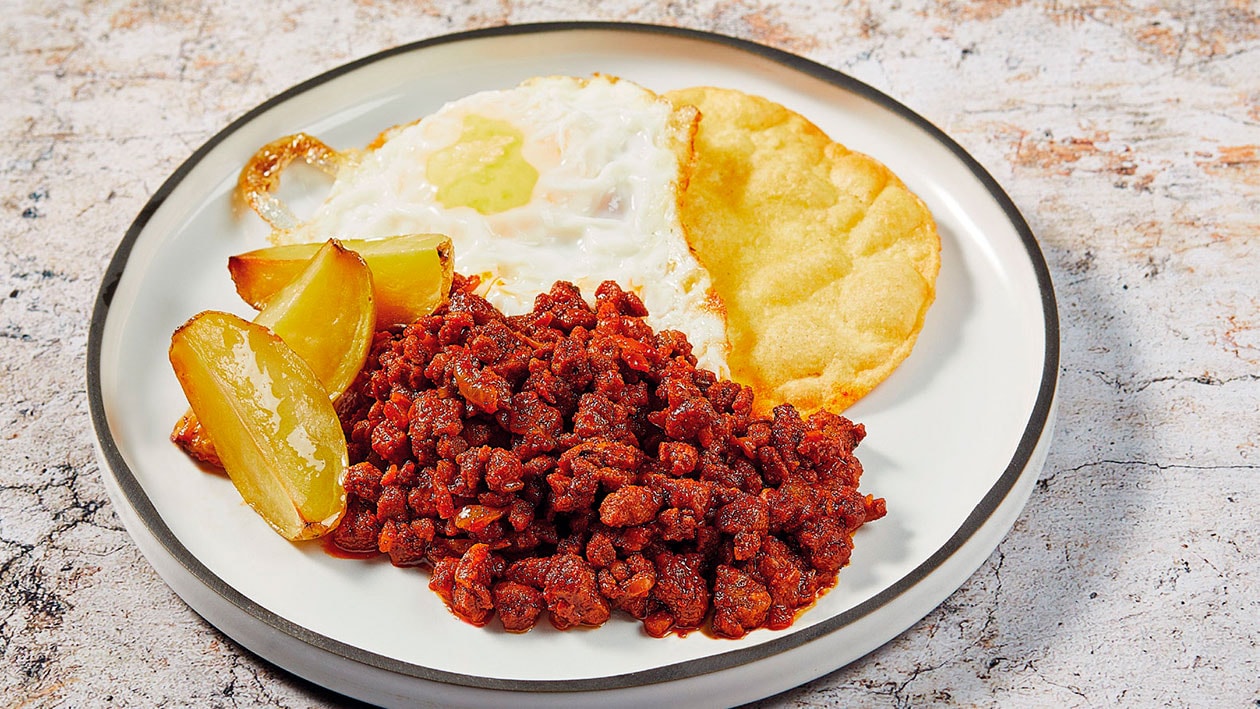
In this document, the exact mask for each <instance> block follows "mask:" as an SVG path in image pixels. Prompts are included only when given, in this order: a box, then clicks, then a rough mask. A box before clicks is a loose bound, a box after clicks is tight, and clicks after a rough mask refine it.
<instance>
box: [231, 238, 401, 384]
mask: <svg viewBox="0 0 1260 709" xmlns="http://www.w3.org/2000/svg"><path fill="white" fill-rule="evenodd" d="M312 246H315V247H316V250H315V251H314V252H313V254H312V257H311V258H308V259H307V260H306V261H305V262H304V263H303V264H302V265H303V268H302V270H300V271H298V274H297V276H296V277H295V278H293V279H291V280H290V281H289V283H287V284H286V285H284V286H283V287H282V288H281V289H280V290H279V291H277V292H276V293H275V294H274V295H272V297H271V298H269V299H268V300H267V302H266V304H265V305H264V307H263V309H262V311H261V312H260V313H258V316H257V317H256V318H254V322H256V323H258V324H259V325H262V326H264V327H266V328H269V329H270V330H271V331H272V332H274V333H276V334H277V335H279V336H280V339H282V340H284V343H285V344H286V345H288V346H289V347H291V348H293V351H294V352H296V353H297V355H298V356H299V357H301V358H302V360H303V361H305V362H306V363H307V364H308V365H310V367H311V370H312V371H313V372H315V378H316V379H318V380H319V382H320V383H321V384H323V385H324V388H325V389H327V390H328V394H329V395H330V396H332V397H333V398H336V397H337V396H339V395H340V394H341V392H343V391H345V390H346V387H348V386H350V383H351V382H353V381H354V378H355V377H356V376H357V375H358V374H359V370H360V369H362V368H363V362H364V360H366V359H367V354H368V348H369V347H371V345H372V333H373V332H375V330H376V307H375V297H376V296H375V292H374V291H375V289H374V287H373V282H374V280H375V279H374V278H373V277H372V273H371V271H370V269H369V267H368V265H367V264H366V263H365V262H364V260H363V258H361V257H360V256H359V255H358V254H357V253H355V252H354V251H351V250H349V249H346V248H345V247H343V246H342V245H341V244H340V243H339V242H337V240H335V239H330V240H329V241H328V242H327V243H325V244H322V245H316V244H312Z"/></svg>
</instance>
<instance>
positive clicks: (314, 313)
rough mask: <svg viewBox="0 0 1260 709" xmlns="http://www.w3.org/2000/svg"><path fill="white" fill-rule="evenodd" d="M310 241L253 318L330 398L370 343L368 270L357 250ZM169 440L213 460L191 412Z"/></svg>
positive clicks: (371, 312)
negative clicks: (307, 254)
mask: <svg viewBox="0 0 1260 709" xmlns="http://www.w3.org/2000/svg"><path fill="white" fill-rule="evenodd" d="M315 246H316V249H317V250H316V251H314V252H313V257H312V258H309V259H307V264H306V265H305V268H304V269H303V270H302V271H300V272H299V273H298V275H297V277H295V278H293V279H292V280H291V281H290V282H289V283H288V284H287V285H285V286H283V287H282V288H281V289H280V290H279V291H278V292H276V293H275V294H273V296H272V297H271V298H270V299H269V300H268V301H267V304H266V307H265V308H263V310H262V312H260V313H259V314H258V316H257V317H256V318H255V319H254V322H255V323H257V324H259V325H262V326H263V327H266V328H269V329H270V330H271V331H272V332H274V333H275V334H276V335H278V336H279V337H280V339H281V340H284V342H285V344H287V345H288V346H289V347H290V348H292V349H293V351H294V352H296V353H297V355H298V356H299V357H301V358H302V360H303V361H304V362H306V364H307V365H308V366H309V367H310V368H311V370H312V371H313V372H314V374H315V378H316V380H317V381H319V383H320V384H321V385H322V386H323V387H324V389H325V390H326V391H327V392H328V394H329V395H330V396H332V397H333V398H336V397H338V396H340V395H341V393H342V392H343V391H345V390H346V387H348V386H350V383H351V382H353V381H354V378H355V376H357V375H358V373H359V370H360V369H362V368H363V362H364V360H365V359H367V354H368V348H369V347H370V346H371V344H372V333H373V332H374V331H375V323H376V320H375V312H376V309H375V307H374V305H373V303H374V295H373V288H372V275H371V272H370V271H369V270H368V267H367V264H366V263H364V261H363V259H362V258H360V257H359V255H358V254H356V253H355V252H353V251H349V250H347V249H345V248H344V247H342V246H341V244H339V243H337V242H336V241H335V240H330V241H329V242H328V243H326V244H323V245H315ZM171 440H172V441H174V442H175V443H176V444H177V445H179V447H180V448H182V449H183V450H184V451H185V452H186V453H188V455H190V456H192V457H193V458H195V459H197V460H199V461H201V462H203V463H207V464H210V465H219V463H218V462H216V461H217V460H218V456H217V455H216V454H215V450H214V445H213V436H208V435H206V434H205V433H204V432H203V431H202V430H201V427H200V426H199V425H198V422H197V417H196V416H195V415H192V414H191V412H190V413H188V414H185V415H184V417H183V418H182V419H180V421H179V423H178V424H176V426H175V430H174V431H173V432H172V433H171ZM220 467H222V466H220Z"/></svg>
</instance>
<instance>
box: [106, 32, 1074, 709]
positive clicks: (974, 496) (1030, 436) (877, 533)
mask: <svg viewBox="0 0 1260 709" xmlns="http://www.w3.org/2000/svg"><path fill="white" fill-rule="evenodd" d="M597 71H598V72H603V73H609V74H614V75H617V76H621V77H625V78H628V79H631V80H634V81H636V82H638V83H640V84H642V85H644V86H647V87H648V88H651V89H654V90H657V91H663V90H668V89H672V88H678V87H684V86H693V85H702V84H707V85H716V86H726V87H733V88H739V89H743V90H745V91H748V92H751V93H756V94H761V95H764V96H767V97H769V98H771V99H773V100H776V101H778V102H780V103H782V104H784V105H786V106H788V107H790V108H792V109H795V110H796V111H798V112H800V113H802V114H804V115H805V116H807V117H808V118H810V119H811V120H813V121H814V122H815V123H817V124H818V125H819V126H820V127H822V128H823V129H824V130H825V131H827V132H828V133H829V134H830V135H831V136H832V137H834V138H836V139H837V140H839V141H841V142H843V143H845V144H846V145H847V146H849V147H850V148H852V149H855V150H859V151H862V152H865V153H868V154H870V155H873V156H875V157H876V158H878V159H879V160H881V161H883V162H884V163H886V164H887V165H888V166H889V167H891V168H892V169H893V170H894V171H895V172H897V173H898V174H899V175H900V176H901V177H902V178H903V179H904V180H905V182H906V183H907V184H908V185H909V186H910V188H911V189H913V190H914V191H915V192H917V193H918V194H919V195H920V196H922V197H923V199H924V200H925V201H926V202H927V204H928V206H929V207H930V208H931V210H932V212H933V213H934V214H935V215H936V217H937V220H938V222H939V226H940V232H941V237H942V242H943V253H942V263H943V265H942V269H941V274H940V278H939V281H938V284H937V286H938V297H937V302H936V304H935V305H934V306H933V307H932V310H931V311H930V312H929V313H928V317H927V324H926V326H925V328H924V330H923V332H922V334H921V336H920V338H919V342H918V346H917V347H916V349H915V351H914V353H913V354H912V355H911V356H910V358H909V359H908V360H907V361H906V362H905V363H904V364H903V365H902V366H901V368H900V369H899V370H897V372H895V373H894V374H893V375H892V377H891V378H890V379H889V380H888V381H887V382H885V383H884V384H883V385H882V386H880V387H879V388H878V389H877V390H876V391H875V392H874V393H872V394H871V395H870V396H868V397H867V398H866V399H865V400H863V401H861V402H860V403H858V404H857V405H856V406H854V407H852V408H851V409H850V410H849V411H848V412H847V414H848V415H849V416H850V417H852V418H854V419H855V420H857V421H860V422H863V423H865V424H866V427H867V431H868V437H867V439H866V441H865V442H864V443H863V444H862V445H861V446H860V447H859V449H858V455H859V457H860V458H861V459H862V462H863V464H864V466H865V469H866V473H865V475H864V477H863V478H862V487H863V490H864V491H865V492H870V493H874V494H876V495H879V496H883V497H886V498H887V500H888V510H889V513H888V516H887V517H886V518H885V519H882V520H880V521H879V522H876V523H873V524H871V525H868V526H866V527H863V528H862V530H860V532H859V533H858V536H857V539H856V540H855V541H856V551H855V552H854V554H853V560H852V564H851V565H850V566H849V567H847V568H845V569H844V570H843V571H842V572H841V574H840V582H839V585H838V587H837V588H836V589H835V590H833V591H832V592H831V593H829V594H827V595H826V596H824V597H823V598H822V599H821V600H819V601H818V603H817V604H816V605H815V606H814V607H813V608H812V609H810V610H809V611H808V612H806V613H805V614H804V615H803V616H802V617H801V618H800V619H799V620H798V621H797V623H796V624H795V625H794V626H792V627H791V628H790V629H788V630H786V631H781V632H771V631H767V630H761V631H756V632H753V633H751V634H749V635H748V636H747V637H746V638H744V639H742V640H719V639H714V638H710V637H706V636H705V635H703V634H699V633H693V634H691V635H690V636H688V637H686V638H677V637H669V638H665V639H653V638H650V637H648V636H646V635H645V634H644V633H642V631H641V629H640V625H639V623H637V622H635V621H633V620H631V619H629V618H614V620H613V621H610V622H609V623H608V624H607V625H605V626H604V627H602V628H599V629H596V630H590V631H581V632H572V631H570V632H564V633H561V632H557V631H554V630H553V629H551V628H549V627H542V626H540V627H539V628H536V629H535V630H534V631H532V632H530V633H527V634H525V635H510V634H506V633H502V632H496V631H494V630H491V629H477V628H473V627H471V626H469V625H466V624H464V623H462V622H460V621H459V620H457V619H455V618H454V617H453V616H452V615H451V614H450V613H448V612H447V611H446V609H445V608H444V607H443V605H442V604H441V602H440V601H439V599H438V598H437V597H436V596H435V595H434V594H433V593H431V592H430V591H429V590H428V588H427V576H426V575H425V574H423V573H421V572H419V571H416V570H404V569H398V568H394V567H392V566H390V565H389V564H388V563H382V562H364V561H352V560H345V559H337V558H333V557H331V556H329V555H327V554H325V553H324V552H323V551H321V549H320V547H319V546H318V545H306V546H301V545H293V544H290V543H288V542H285V541H284V540H282V539H281V538H280V537H278V536H277V535H276V534H274V533H273V532H272V531H271V530H270V529H269V528H267V527H266V525H265V524H264V523H263V522H262V521H261V520H260V519H259V518H258V517H257V516H256V515H255V514H254V513H253V512H252V511H251V510H250V509H249V508H248V507H246V506H245V505H243V504H242V503H241V501H240V498H239V496H238V495H237V493H236V491H235V490H234V489H233V488H232V486H231V484H230V483H229V482H228V481H227V480H226V479H224V478H222V477H219V476H215V475H208V474H206V473H204V472H201V471H200V470H198V469H197V468H195V467H194V466H193V465H192V463H190V462H189V461H188V460H187V459H186V458H185V457H184V456H183V455H182V454H181V453H180V452H179V451H177V450H176V449H175V447H174V446H173V445H171V444H170V442H169V441H168V440H167V434H168V432H169V430H170V427H171V424H172V422H173V421H175V420H176V418H177V417H178V416H179V415H180V414H181V413H182V412H183V410H184V408H185V403H184V400H183V397H182V394H181V392H180V390H179V387H178V384H177V383H176V381H175V378H174V375H173V374H172V373H171V368H170V366H169V363H168V361H167V358H166V351H167V347H168V345H169V342H170V339H169V338H170V334H171V332H172V331H173V330H174V329H175V328H176V327H177V326H178V325H180V324H181V323H182V322H184V320H185V319H187V318H188V317H189V316H191V315H192V314H193V313H195V312H197V311H200V310H204V309H208V308H218V309H225V310H233V311H236V312H239V313H242V314H247V313H248V310H247V309H246V308H245V307H244V306H243V305H242V304H241V303H240V302H239V301H238V299H237V298H236V296H235V294H234V293H233V290H232V285H231V282H230V279H229V278H228V275H227V272H226V268H225V264H226V261H227V257H228V256H229V255H230V254H233V253H237V252H240V251H244V250H247V249H250V248H256V247H258V246H260V245H262V244H263V243H264V241H263V236H264V233H265V229H264V227H263V225H262V224H261V222H260V221H259V220H257V219H256V218H254V217H253V216H252V215H251V214H246V215H244V216H242V215H239V214H235V213H234V211H233V206H232V203H231V199H230V195H231V191H232V188H233V186H234V184H235V180H236V175H237V171H238V170H239V169H240V167H241V165H242V164H243V163H244V162H245V160H246V159H247V158H248V157H249V156H250V155H251V154H252V153H253V151H254V150H255V149H256V148H258V147H259V146H261V145H263V144H264V143H267V142H269V141H270V140H272V139H274V138H276V137H278V136H281V135H285V134H289V133H294V132H297V131H306V132H308V133H312V134H314V135H317V136H319V137H321V138H323V139H324V140H325V141H326V142H328V143H329V144H331V145H333V146H337V147H353V146H360V145H363V144H365V143H367V142H368V141H369V140H370V139H371V138H372V137H373V136H375V135H376V134H377V133H378V132H379V131H380V130H381V129H383V128H385V127H387V126H390V125H393V124H397V123H401V122H404V121H409V120H412V119H414V118H416V117H417V116H420V115H423V114H426V113H429V112H432V111H433V110H435V109H437V108H438V107H439V106H440V105H441V104H442V103H444V102H446V101H448V100H452V99H456V98H459V97H461V96H464V95H467V94H469V93H472V92H474V91H478V90H482V89H493V88H507V87H510V86H513V85H515V84H516V83H518V82H519V81H521V80H523V79H526V78H528V77H531V76H536V75H543V74H572V75H587V74H590V73H592V72H597ZM88 354H89V356H88V383H89V396H90V399H91V407H92V417H93V421H94V423H95V427H96V433H97V438H98V441H99V451H98V452H99V454H100V457H101V460H102V463H103V465H102V469H103V472H104V477H105V481H106V484H107V486H108V489H109V491H110V494H111V496H112V498H113V500H114V503H115V505H116V506H117V509H118V512H119V514H120V516H121V517H122V518H123V521H124V522H125V524H126V525H127V529H128V530H129V531H130V533H131V534H132V536H133V537H134V538H135V539H136V542H137V544H138V545H139V546H140V548H141V550H142V551H143V552H144V553H145V555H146V556H147V557H148V558H149V560H150V561H151V562H152V563H153V565H154V567H155V568H156V569H157V570H158V572H159V573H160V574H161V575H162V576H163V578H164V579H165V580H166V581H167V582H168V583H169V584H170V585H171V587H172V588H174V589H175V591H176V592H177V593H179V594H180V596H181V597H183V598H184V599H185V600H186V601H187V602H188V604H189V605H190V606H192V607H193V608H194V609H195V610H196V611H197V612H198V613H200V614H201V615H203V616H204V617H205V618H206V619H207V620H209V621H210V622H211V623H213V624H214V625H216V626H217V627H219V628H220V629H221V630H223V632H225V633H227V634H228V635H229V636H231V637H232V638H234V639H235V640H237V641H238V642H240V643H241V644H243V645H244V646H246V647H248V648H249V649H250V650H253V651H254V652H256V653H258V654H259V655H261V656H262V657H264V658H266V659H268V660H270V661H272V662H274V663H276V664H278V665H280V666H282V667H284V668H286V669H288V670H291V671H293V672H295V673H297V674H299V675H301V676H303V677H306V678H308V679H310V680H312V681H314V682H317V683H319V684H321V685H325V686H327V687H329V688H331V689H334V690H336V691H339V692H342V693H345V694H348V695H351V696H354V697H358V698H361V699H365V700H368V701H372V702H375V703H378V704H387V705H400V704H414V703H416V702H417V701H431V702H434V703H438V704H443V705H457V704H458V705H478V704H488V703H492V702H494V703H497V702H505V701H510V702H511V703H512V704H513V705H520V706H528V705H536V706H561V705H579V704H583V705H585V704H590V703H591V702H592V701H599V702H602V703H605V704H607V705H608V706H616V705H636V706H642V705H643V704H644V703H645V702H650V701H669V700H677V699H679V698H681V697H686V698H687V699H688V701H689V702H691V703H697V702H699V703H705V704H714V705H729V704H735V703H740V702H745V701H750V700H753V699H756V698H759V697H764V696H768V695H770V694H773V693H776V692H779V691H782V690H785V689H788V688H790V687H792V686H795V685H797V684H800V683H802V682H805V681H807V680H810V679H812V678H814V677H817V676H820V675H822V674H825V673H827V672H829V671H831V670H834V669H836V668H838V667H841V666H843V665H844V664H846V663H848V662H851V661H852V660H854V659H856V658H858V657H860V656H862V655H863V654H865V653H867V652H869V651H871V650H872V649H874V648H876V647H878V646H879V645H881V644H883V643H884V642H887V641H888V640H890V639H891V638H893V637H894V636H896V635H897V634H898V633H900V632H901V631H903V630H904V629H906V628H907V627H909V626H910V625H911V624H913V623H914V622H915V621H917V620H918V619H920V618H922V617H923V616H924V615H925V614H927V613H928V612H929V611H930V610H931V609H932V608H933V607H935V606H936V605H937V604H938V603H940V602H941V601H942V600H944V599H945V598H946V597H947V596H948V595H949V594H950V593H951V592H953V591H954V589H956V588H957V587H958V586H959V585H961V584H962V582H963V581H964V580H965V579H966V578H967V577H968V576H969V575H970V574H971V573H972V572H974V571H975V569H976V568H978V567H979V565H980V564H981V563H982V562H983V561H984V559H985V558H986V557H987V556H988V555H989V553H990V552H991V551H992V550H993V548H994V547H995V546H996V545H997V543H998V542H999V541H1000V540H1001V538H1002V537H1003V536H1004V535H1005V534H1006V532H1007V530H1009V528H1010V526H1011V524H1012V523H1013V522H1014V520H1015V518H1016V516H1017V515H1018V514H1019V511H1020V509H1021V508H1022V507H1023V505H1024V503H1025V501H1026V500H1027V498H1028V494H1029V492H1030V490H1031V487H1032V484H1033V482H1034V480H1035V479H1036V476H1037V473H1038V471H1039V469H1040V468H1041V464H1042V462H1043V461H1044V457H1045V450H1044V449H1045V445H1046V442H1047V440H1048V439H1049V432H1050V428H1051V425H1052V417H1053V408H1054V403H1053V402H1054V392H1055V385H1056V381H1057V369H1058V365H1057V358H1058V321H1057V315H1056V312H1055V302H1054V295H1053V292H1052V289H1051V285H1050V279H1049V276H1048V274H1047V271H1046V267H1045V263H1044V261H1043V259H1042V257H1041V253H1040V251H1039V250H1038V247H1037V244H1036V242H1035V240H1034V238H1033V236H1032V234H1031V233H1030V231H1029V230H1028V227H1027V225H1026V224H1025V223H1024V220H1023V219H1022V218H1021V217H1020V215H1019V213H1018V211H1017V210H1016V209H1015V207H1014V205H1012V203H1011V201H1010V199H1009V198H1008V197H1007V196H1006V195H1005V194H1004V193H1003V192H1002V190H1001V188H999V187H998V185H997V184H996V183H995V182H994V180H993V179H992V178H991V177H990V176H989V175H988V174H987V173H985V172H984V170H983V169H982V168H981V167H980V166H979V165H978V164H977V163H976V161H975V160H973V159H972V158H971V157H970V156H968V155H967V154H966V153H965V152H964V151H963V150H962V148H960V147H959V146H958V145H957V144H956V143H954V142H953V141H952V140H950V139H949V138H948V137H947V136H945V135H944V134H943V133H941V131H939V130H938V129H936V128H935V127H933V126H931V125H930V124H929V123H927V122H926V121H925V120H923V119H922V118H920V117H918V116H917V115H915V114H914V113H912V112H911V111H910V110H908V109H906V108H905V107H903V106H902V105H900V104H898V103H897V102H895V101H893V100H892V99H890V98H888V97H887V96H884V95H883V94H881V93H879V92H877V91H875V90H874V89H872V88H870V87H868V86H866V85H864V84H862V83H860V82H858V81H855V80H854V79H852V78H849V77H847V76H844V75H842V74H839V73H837V72H835V71H832V70H830V69H828V68H826V67H823V66H820V65H817V64H814V63H811V62H809V61H806V60H804V59H801V58H799V57H795V56H792V55H788V54H785V53H782V52H779V51H776V50H773V49H768V48H766V47H761V46H758V45H753V44H750V43H747V42H743V41H739V40H734V39H730V38H725V37H719V36H715V35H709V34H702V33H698V32H692V31H685V30H675V29H666V28H659V27H646V26H638V25H617V24H584V23H566V24H559V25H554V24H553V25H535V26H516V27H507V28H499V29H494V30H488V31H478V32H469V33H464V34H460V35H454V36H450V37H441V38H437V39H434V40H430V41H425V42H421V43H418V44H414V45H409V46H406V47H400V48H398V49H395V50H391V51H388V52H384V53H382V54H379V55H375V56H372V57H369V58H367V59H364V60H361V61H358V62H355V63H353V64H349V65H347V66H344V67H342V68H340V69H336V70H334V71H332V72H329V73H327V74H324V75H322V76H319V77H317V78H315V79H312V80H310V81H307V82H306V83H304V84H301V85H300V86H296V87H294V88H293V89H290V90H289V91H286V92H285V93H283V94H281V95H280V96H277V97H276V98H274V99H272V100H270V101H268V102H267V103H265V104H263V105H262V106H260V107H258V108H257V109H255V110H254V111H251V112H250V113H249V114H248V115H246V116H245V117H243V118H241V119H240V120H239V121H237V122H235V123H233V124H232V125H231V126H229V127H228V128H227V129H226V130H224V131H223V132H222V133H220V134H218V135H217V136H215V137H214V138H213V139H211V140H210V142H209V143H207V144H206V145H205V146H203V147H202V148H201V149H199V150H198V151H197V152H196V153H194V154H193V155H192V157H190V158H189V159H188V161H187V162H186V163H184V164H183V165H182V166H181V167H180V168H179V169H178V170H177V171H176V172H175V174H174V175H172V176H171V177H170V179H168V180H167V181H166V183H165V184H163V185H162V187H161V188H160V189H159V190H158V192H157V194H156V195H155V196H154V197H153V199H152V201H151V202H150V203H149V205H148V206H147V207H146V208H145V209H144V211H143V212H141V214H140V215H139V217H137V219H136V221H135V223H134V224H133V225H132V227H131V229H130V230H129V231H128V233H127V235H126V237H125V238H124V239H123V241H122V244H121V245H120V246H119V248H118V251H117V253H116V254H115V256H114V259H113V261H112V262H111V263H110V265H109V270H108V271H107V272H106V274H105V277H104V281H103V285H102V287H101V292H100V296H99V300H98V302H97V304H96V310H95V312H94V314H93V320H92V327H91V335H90V342H89V353H88ZM136 602H137V603H140V602H143V601H142V600H141V599H137V600H136ZM542 625H543V626H546V624H545V623H544V624H542ZM508 692H511V693H512V694H511V695H510V696H509V695H508V694H507V693H508Z"/></svg>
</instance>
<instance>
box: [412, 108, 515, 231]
mask: <svg viewBox="0 0 1260 709" xmlns="http://www.w3.org/2000/svg"><path fill="white" fill-rule="evenodd" d="M524 142H525V136H524V135H523V134H522V133H521V131H520V130H518V129H517V128H516V127H515V126H513V125H512V124H511V123H508V122H507V121H503V120H498V119H494V118H487V117H485V116H478V115H475V114H470V115H467V116H464V130H463V133H462V134H461V135H460V137H459V140H457V141H455V143H454V144H452V145H450V146H448V147H446V148H443V149H442V150H439V151H437V152H435V153H433V154H432V155H430V156H429V162H428V164H427V166H426V170H427V172H428V177H429V181H430V182H432V183H433V184H434V186H436V187H437V200H438V202H441V203H442V206H443V207H446V208H447V209H452V208H454V207H471V208H473V209H475V210H477V211H478V212H480V213H482V214H496V213H498V212H502V211H506V210H508V209H512V208H513V207H520V206H521V205H523V204H525V203H527V202H529V200H530V198H531V196H532V195H533V193H534V184H535V183H536V182H538V170H537V169H535V168H534V166H533V165H530V164H529V162H528V161H526V160H525V158H524V157H523V156H522V155H521V145H522V144H523V143H524Z"/></svg>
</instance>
